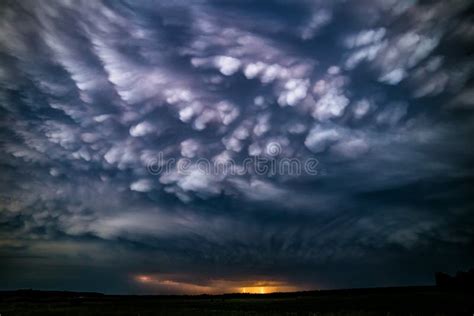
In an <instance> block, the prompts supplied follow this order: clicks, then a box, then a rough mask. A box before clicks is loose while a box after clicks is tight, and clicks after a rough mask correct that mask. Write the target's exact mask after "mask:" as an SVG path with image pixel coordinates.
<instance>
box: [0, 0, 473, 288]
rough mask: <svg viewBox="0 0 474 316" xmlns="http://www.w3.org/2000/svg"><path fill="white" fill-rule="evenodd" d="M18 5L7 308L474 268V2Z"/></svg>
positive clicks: (5, 246) (4, 100) (1, 56)
mask: <svg viewBox="0 0 474 316" xmlns="http://www.w3.org/2000/svg"><path fill="white" fill-rule="evenodd" d="M1 6H2V8H1V10H0V21H1V22H0V144H1V147H2V151H1V153H0V172H1V174H2V177H1V181H0V188H1V190H0V192H1V200H0V256H1V257H2V263H1V265H2V267H4V269H3V268H2V269H0V270H3V271H5V273H4V274H2V272H0V277H1V278H2V279H3V280H5V282H2V283H3V284H6V285H4V287H7V288H16V287H21V286H25V287H32V286H37V287H43V288H61V287H63V288H64V287H67V288H72V289H96V290H101V291H111V292H114V291H115V292H127V291H130V290H136V291H140V286H142V285H143V284H140V282H138V283H137V282H136V278H134V277H132V278H130V277H129V276H130V275H141V274H145V275H152V276H154V278H156V280H164V278H163V277H159V275H161V274H163V275H168V276H169V275H172V276H173V277H174V278H175V279H173V280H171V281H170V282H172V283H168V284H171V285H170V288H169V289H168V290H169V291H174V290H176V289H177V288H176V286H177V284H181V283H183V284H188V285H189V286H210V285H209V284H211V285H212V284H227V283H226V282H234V281H236V280H237V281H238V284H239V286H240V285H242V286H243V285H245V284H242V280H249V282H250V283H249V284H254V283H255V282H256V281H257V280H260V281H261V280H263V281H265V280H266V281H268V282H277V283H278V282H281V284H285V286H299V287H300V288H308V287H309V288H311V287H322V288H324V287H340V286H370V285H390V284H410V283H414V284H420V283H426V282H430V280H431V276H432V272H434V271H435V270H445V271H449V270H451V269H461V268H464V266H468V265H472V264H473V263H474V257H472V254H470V252H469V251H468V249H469V247H472V243H473V241H474V231H473V230H472V227H473V225H472V224H474V223H473V222H474V216H473V213H472V207H473V203H472V199H471V198H470V197H471V194H472V189H471V187H472V178H473V176H474V174H473V172H472V163H473V161H474V160H473V156H474V152H473V151H472V150H471V149H470V139H469V136H470V135H472V133H473V132H474V131H473V126H474V125H473V123H474V122H473V115H472V114H473V112H472V111H473V106H474V104H473V102H474V101H473V100H474V99H473V98H472V97H471V96H472V91H473V90H472V89H473V87H472V73H473V70H474V62H473V60H472V58H469V54H472V47H473V43H472V39H473V36H472V35H473V27H472V22H471V20H472V19H471V16H469V13H468V11H469V8H470V4H469V2H468V1H461V0H459V1H456V0H453V1H449V2H448V1H437V2H436V1H435V2H430V3H416V2H414V1H386V0H377V1H332V2H331V3H329V2H327V1H304V0H302V1H265V2H257V1H255V2H254V1H226V2H219V1H193V2H192V3H191V4H190V3H188V2H187V1H186V2H185V1H173V2H170V3H167V2H163V1H141V2H140V3H136V2H133V1H113V2H111V1H95V2H92V1H56V2H48V3H41V4H40V3H37V2H35V1H22V2H20V3H16V2H13V1H6V2H4V3H3V4H2V5H1ZM272 146H277V147H276V148H278V150H277V151H273V149H274V147H272ZM158 157H161V158H162V159H165V160H173V161H175V162H176V164H175V165H174V168H172V169H171V170H167V172H166V173H160V174H157V173H154V172H150V165H151V164H153V163H155V164H156V161H157V160H156V159H157V158H158ZM247 158H271V159H274V160H276V161H281V160H282V159H297V160H298V161H301V162H304V161H307V160H308V159H317V161H318V165H317V172H316V173H313V174H308V173H302V174H301V173H299V174H298V175H295V174H293V175H292V174H271V175H269V174H260V173H258V172H256V171H255V170H256V169H255V165H254V164H250V165H248V164H244V161H246V159H247ZM200 159H206V160H207V161H210V162H213V163H216V162H218V163H225V162H226V161H232V162H233V163H234V164H233V168H235V170H233V171H244V172H220V173H219V172H218V173H208V172H203V170H201V169H200V168H199V165H198V162H199V160H200ZM180 163H181V164H182V163H188V164H189V166H188V171H189V172H186V173H182V172H179V170H178V169H177V168H178V166H179V164H180ZM118 258H121V261H120V263H119V264H117V260H118ZM448 258H449V259H448ZM89 259H90V260H89ZM51 266H57V267H59V268H58V269H56V270H54V269H51ZM374 267H377V269H379V270H380V269H381V268H380V267H385V270H384V271H381V272H377V273H375V272H373V269H374ZM31 269H38V271H43V272H44V275H45V277H44V278H38V277H33V276H31V275H30V274H28V273H25V271H28V270H31ZM87 271H88V272H87ZM7 273H8V275H10V276H8V275H7ZM88 273H89V274H88ZM71 274H74V275H75V276H76V278H74V277H71ZM20 275H23V276H22V277H20ZM94 275H99V276H101V277H100V278H101V280H102V281H103V285H97V286H96V287H94V288H90V287H88V285H87V284H85V283H83V282H82V283H81V281H80V280H78V279H80V278H79V276H84V278H85V279H89V280H90V279H91V278H94ZM12 276H13V277H12ZM180 276H181V277H180ZM71 280H75V281H71ZM166 280H168V281H169V279H166ZM212 280H214V281H212ZM215 280H221V281H218V282H216V281H215ZM222 280H223V281H222ZM237 281H236V282H237ZM173 282H175V283H173ZM222 282H224V283H222ZM252 282H253V283H252ZM71 284H75V285H71ZM105 284H110V285H105ZM203 284H204V285H203ZM219 286H220V285H219ZM142 290H143V289H142ZM146 290H147V291H150V288H146ZM159 290H160V291H166V284H165V286H164V287H162V286H161V285H160V288H159Z"/></svg>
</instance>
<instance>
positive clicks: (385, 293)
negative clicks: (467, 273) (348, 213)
mask: <svg viewBox="0 0 474 316" xmlns="http://www.w3.org/2000/svg"><path fill="white" fill-rule="evenodd" d="M473 312H474V295H473V293H468V292H461V291H445V290H440V289H438V288H436V287H408V288H380V289H357V290H334V291H311V292H299V293H277V294H266V295H255V294H254V295H251V294H228V295H218V296H207V295H201V296H115V295H102V294H95V293H73V292H37V291H16V292H0V314H1V316H10V315H71V316H72V315H140V316H144V315H235V316H240V315H473Z"/></svg>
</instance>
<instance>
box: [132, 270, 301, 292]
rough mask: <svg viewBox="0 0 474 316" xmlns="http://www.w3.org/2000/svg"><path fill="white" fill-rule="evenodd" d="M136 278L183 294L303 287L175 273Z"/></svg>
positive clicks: (270, 290) (289, 289)
mask: <svg viewBox="0 0 474 316" xmlns="http://www.w3.org/2000/svg"><path fill="white" fill-rule="evenodd" d="M134 278H135V280H136V281H137V282H139V283H141V284H143V285H146V286H147V287H148V288H150V289H153V290H154V291H158V292H159V291H164V292H172V293H181V294H224V293H246V294H269V293H275V292H295V291H301V290H303V288H302V287H298V286H293V285H290V284H288V283H286V282H281V281H236V280H221V279H220V280H209V281H208V282H205V283H204V284H202V283H201V284H195V283H191V282H183V281H178V280H180V279H181V278H180V277H179V276H175V275H164V276H160V275H145V274H140V275H137V276H135V277H134Z"/></svg>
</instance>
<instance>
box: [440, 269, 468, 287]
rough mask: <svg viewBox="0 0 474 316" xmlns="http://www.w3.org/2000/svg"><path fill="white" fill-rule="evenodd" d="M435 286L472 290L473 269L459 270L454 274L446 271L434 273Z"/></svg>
mask: <svg viewBox="0 0 474 316" xmlns="http://www.w3.org/2000/svg"><path fill="white" fill-rule="evenodd" d="M436 286H437V287H440V288H443V289H451V290H465V291H467V290H468V291H474V269H470V270H469V271H467V272H464V271H459V272H458V273H456V275H455V276H450V275H449V274H447V273H443V272H437V273H436Z"/></svg>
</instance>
